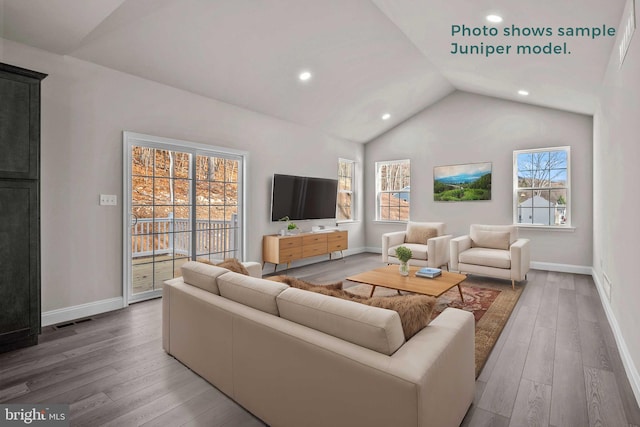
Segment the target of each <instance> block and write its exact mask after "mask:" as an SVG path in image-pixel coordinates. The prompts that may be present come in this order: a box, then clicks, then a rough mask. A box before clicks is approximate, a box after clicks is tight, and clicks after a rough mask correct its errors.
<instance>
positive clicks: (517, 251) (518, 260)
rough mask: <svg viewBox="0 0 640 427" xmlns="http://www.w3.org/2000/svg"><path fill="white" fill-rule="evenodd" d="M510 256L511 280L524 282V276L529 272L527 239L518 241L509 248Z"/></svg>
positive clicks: (529, 251)
mask: <svg viewBox="0 0 640 427" xmlns="http://www.w3.org/2000/svg"><path fill="white" fill-rule="evenodd" d="M509 252H510V255H511V279H512V280H517V281H520V280H524V276H525V275H526V274H527V272H528V271H529V264H530V253H531V250H530V245H529V239H518V240H516V241H515V242H513V243H512V244H511V246H510V248H509Z"/></svg>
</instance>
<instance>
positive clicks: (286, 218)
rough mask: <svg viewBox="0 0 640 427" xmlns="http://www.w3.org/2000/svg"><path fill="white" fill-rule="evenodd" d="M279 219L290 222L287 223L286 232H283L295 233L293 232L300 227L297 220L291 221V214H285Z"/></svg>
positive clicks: (283, 232)
mask: <svg viewBox="0 0 640 427" xmlns="http://www.w3.org/2000/svg"><path fill="white" fill-rule="evenodd" d="M278 221H286V222H288V223H289V224H287V231H286V232H285V231H284V230H283V231H282V232H281V234H283V235H284V234H285V233H286V234H293V232H294V231H295V230H296V229H297V228H298V226H297V225H296V223H295V222H291V220H290V219H289V216H283V217H282V218H280V219H279V220H278Z"/></svg>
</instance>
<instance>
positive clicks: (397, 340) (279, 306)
mask: <svg viewBox="0 0 640 427" xmlns="http://www.w3.org/2000/svg"><path fill="white" fill-rule="evenodd" d="M250 267H251V266H250ZM248 270H249V272H250V273H251V274H252V275H255V276H258V275H259V273H258V269H257V268H248ZM182 273H183V276H182V277H180V278H176V279H172V280H169V281H167V282H166V283H165V286H164V292H163V325H162V327H163V347H164V349H165V351H167V353H169V354H171V355H173V356H174V357H175V358H176V359H178V360H180V361H181V362H182V363H183V364H185V365H186V366H188V367H189V368H191V369H192V370H193V371H194V372H196V373H198V374H199V375H200V376H202V377H203V378H205V379H206V380H207V381H209V382H210V383H211V384H213V385H214V386H216V387H217V388H218V389H220V390H221V391H222V392H224V393H225V394H227V395H228V396H229V397H231V398H232V399H234V400H235V401H236V402H238V403H239V404H240V405H242V406H243V407H245V408H246V409H247V410H248V411H250V412H251V413H253V414H254V415H256V416H257V417H259V418H260V419H262V420H263V421H264V422H265V423H267V424H268V425H270V426H273V427H275V426H295V427H298V426H350V427H356V426H367V427H372V426H385V427H386V426H396V427H402V426H458V425H459V424H460V422H461V421H462V419H463V417H464V415H465V413H466V411H467V409H468V408H469V406H470V404H471V401H472V400H473V396H474V390H475V378H474V375H475V369H474V319H473V315H471V314H470V313H468V312H465V311H462V310H457V309H452V308H447V309H445V310H444V311H443V312H442V313H441V314H440V315H439V316H438V317H437V318H436V319H434V320H433V321H432V322H431V323H430V324H429V325H428V326H427V327H425V328H424V329H422V330H421V331H420V332H418V333H417V334H416V335H414V336H413V337H412V338H411V339H409V340H408V341H406V342H405V339H404V334H403V331H402V325H401V323H400V318H399V316H398V313H396V312H395V311H391V310H385V309H381V308H377V307H370V306H367V305H364V304H359V303H356V302H353V301H347V300H342V299H339V298H334V297H330V296H327V295H321V294H317V293H313V292H308V291H304V290H300V289H296V288H290V287H288V286H287V285H285V284H283V283H276V282H273V281H269V280H263V279H261V278H258V277H251V276H244V275H241V274H238V273H234V272H229V271H228V270H225V269H223V268H220V267H215V266H211V265H205V264H201V263H197V262H189V263H187V264H185V265H184V267H183V271H182Z"/></svg>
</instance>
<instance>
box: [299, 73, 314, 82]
mask: <svg viewBox="0 0 640 427" xmlns="http://www.w3.org/2000/svg"><path fill="white" fill-rule="evenodd" d="M298 78H299V79H300V80H302V81H303V82H306V81H307V80H309V79H310V78H311V73H310V72H309V71H303V72H301V73H300V74H299V75H298Z"/></svg>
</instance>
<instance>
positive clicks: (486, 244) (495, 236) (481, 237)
mask: <svg viewBox="0 0 640 427" xmlns="http://www.w3.org/2000/svg"><path fill="white" fill-rule="evenodd" d="M510 236H511V233H509V232H508V231H488V230H475V233H473V234H472V235H471V241H472V246H473V247H478V248H489V249H502V250H507V249H509V245H510V243H511V242H510Z"/></svg>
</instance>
